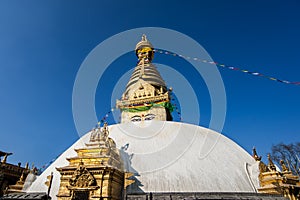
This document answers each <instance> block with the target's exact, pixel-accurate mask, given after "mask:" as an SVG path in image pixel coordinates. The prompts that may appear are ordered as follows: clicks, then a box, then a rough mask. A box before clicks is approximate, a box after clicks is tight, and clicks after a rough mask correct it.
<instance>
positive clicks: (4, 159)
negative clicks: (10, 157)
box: [2, 154, 7, 163]
mask: <svg viewBox="0 0 300 200" xmlns="http://www.w3.org/2000/svg"><path fill="white" fill-rule="evenodd" d="M6 161H7V154H5V155H4V158H3V160H2V163H6Z"/></svg>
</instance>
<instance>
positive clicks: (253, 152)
mask: <svg viewBox="0 0 300 200" xmlns="http://www.w3.org/2000/svg"><path fill="white" fill-rule="evenodd" d="M252 157H253V158H254V159H255V161H261V156H258V155H257V152H256V148H255V147H253V149H252Z"/></svg>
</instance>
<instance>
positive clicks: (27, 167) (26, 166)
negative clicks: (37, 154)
mask: <svg viewBox="0 0 300 200" xmlns="http://www.w3.org/2000/svg"><path fill="white" fill-rule="evenodd" d="M25 169H26V170H28V169H29V164H28V162H27V163H26V164H25Z"/></svg>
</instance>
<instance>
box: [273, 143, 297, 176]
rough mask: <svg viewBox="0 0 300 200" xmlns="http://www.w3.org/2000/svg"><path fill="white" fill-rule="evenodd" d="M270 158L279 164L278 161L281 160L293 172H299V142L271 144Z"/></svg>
mask: <svg viewBox="0 0 300 200" xmlns="http://www.w3.org/2000/svg"><path fill="white" fill-rule="evenodd" d="M271 155H272V159H273V161H274V162H275V163H276V164H277V165H278V166H280V165H281V164H280V161H281V160H283V161H284V162H285V163H286V165H287V167H288V168H289V170H290V171H292V172H293V174H295V175H298V176H299V174H300V142H296V143H291V144H283V143H279V144H276V145H272V153H271Z"/></svg>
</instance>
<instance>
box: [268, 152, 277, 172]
mask: <svg viewBox="0 0 300 200" xmlns="http://www.w3.org/2000/svg"><path fill="white" fill-rule="evenodd" d="M268 161H269V163H268V168H269V169H270V171H276V167H275V165H274V163H273V161H272V158H271V155H270V154H268Z"/></svg>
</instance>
